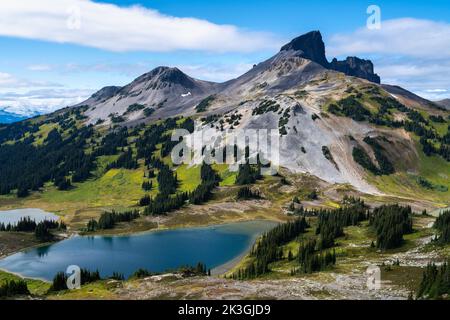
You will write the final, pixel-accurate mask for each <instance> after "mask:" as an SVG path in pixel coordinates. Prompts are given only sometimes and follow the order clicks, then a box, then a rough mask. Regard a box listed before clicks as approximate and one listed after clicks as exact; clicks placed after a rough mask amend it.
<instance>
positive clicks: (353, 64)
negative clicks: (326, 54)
mask: <svg viewBox="0 0 450 320" xmlns="http://www.w3.org/2000/svg"><path fill="white" fill-rule="evenodd" d="M329 68H330V69H332V70H336V71H339V72H343V73H345V74H346V75H348V76H353V77H358V78H362V79H366V80H369V81H371V82H375V83H378V84H379V83H381V79H380V77H379V76H378V75H377V74H375V73H374V71H373V63H372V61H370V60H364V59H360V58H358V57H347V59H345V60H344V61H338V60H337V59H336V58H334V59H333V61H331V63H330V67H329Z"/></svg>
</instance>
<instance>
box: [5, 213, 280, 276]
mask: <svg viewBox="0 0 450 320" xmlns="http://www.w3.org/2000/svg"><path fill="white" fill-rule="evenodd" d="M278 223H279V221H273V220H266V219H257V220H241V221H238V222H230V221H226V222H223V223H220V224H217V223H215V224H208V225H204V226H191V225H189V226H187V227H178V226H177V227H176V228H158V229H151V230H148V231H143V232H138V233H126V234H119V235H118V234H114V235H105V234H102V235H97V234H78V233H71V234H70V233H69V234H70V235H71V236H70V237H69V239H67V238H66V239H62V238H60V239H59V240H57V241H54V242H51V243H44V244H39V245H35V246H30V247H24V248H21V249H20V250H17V251H15V252H10V253H9V254H8V255H4V256H2V257H1V258H0V261H3V260H4V259H6V258H8V257H10V256H13V255H14V254H17V253H20V252H24V253H25V252H28V251H29V250H33V249H39V247H43V248H45V247H49V248H50V247H51V246H53V245H56V244H61V243H64V240H69V241H70V239H72V238H81V239H83V240H79V241H81V242H79V243H83V241H87V240H84V238H95V239H96V241H102V240H108V239H111V238H112V240H113V239H123V240H120V241H126V240H127V239H125V238H127V237H133V238H134V239H137V238H136V237H139V238H140V237H141V236H142V237H145V236H146V235H152V234H158V233H161V236H167V234H166V233H165V232H170V231H177V234H178V235H181V237H183V236H185V235H184V232H183V231H186V232H187V233H192V232H193V233H198V234H200V235H201V234H202V232H205V237H206V238H207V237H208V236H211V233H212V234H213V237H214V238H213V239H216V237H217V236H219V234H222V235H221V236H219V238H220V237H221V238H224V237H225V238H228V235H227V234H229V236H230V237H232V238H230V240H227V241H233V242H231V243H233V245H232V246H231V247H229V248H230V249H231V248H233V247H234V249H232V250H235V252H236V253H238V254H237V255H235V256H234V254H232V255H233V256H234V257H233V258H231V259H230V260H228V261H227V260H225V262H224V263H223V262H222V263H221V264H220V265H218V266H215V267H212V268H211V271H213V275H214V276H220V275H221V274H223V273H226V272H227V271H229V270H231V269H232V268H233V267H234V266H236V265H237V264H238V263H239V262H240V261H241V260H242V259H243V258H244V257H245V256H246V255H247V254H248V252H249V250H250V249H251V247H252V246H253V244H254V242H255V240H256V239H257V238H258V237H259V236H260V235H261V234H262V233H264V232H266V231H267V230H270V229H271V228H272V227H274V226H276V225H277V224H278ZM216 228H218V230H217V232H218V234H217V236H215V235H214V234H216V230H215V229H216ZM199 229H200V230H199ZM224 233H225V234H224ZM253 233H255V234H254V235H252V234H253ZM244 234H246V235H247V236H250V237H251V238H250V240H248V242H247V241H246V243H245V244H244V246H245V247H244V248H243V249H242V250H241V249H238V248H239V246H240V245H239V244H238V243H239V242H234V240H231V239H233V238H234V239H236V238H235V237H236V235H244ZM175 237H177V235H175ZM178 237H179V236H178ZM197 237H198V236H197ZM200 238H201V236H200ZM219 238H217V239H219ZM141 239H142V238H141ZM180 239H183V238H180ZM108 241H111V240H108ZM141 241H147V240H146V239H144V240H141ZM181 241H182V240H181ZM240 241H241V243H242V240H240ZM206 242H207V243H209V242H208V240H206ZM149 243H152V242H149ZM182 244H183V242H181V245H182ZM67 245H68V244H67V243H65V244H63V247H64V246H67ZM69 245H70V244H69ZM179 245H180V244H178V246H179ZM206 245H207V244H206ZM236 246H237V247H236ZM130 248H133V249H135V251H136V252H137V254H139V250H140V249H139V246H137V247H135V246H134V245H133V244H131V245H130ZM194 248H195V247H194ZM218 248H220V247H218ZM224 248H225V247H224ZM226 248H228V245H227V247H226ZM96 249H97V250H98V253H99V255H98V257H99V259H101V258H100V257H101V256H102V254H105V253H107V251H104V249H103V247H102V246H97V248H96ZM204 249H205V248H203V250H204ZM80 250H82V249H81V248H80ZM168 250H169V251H168V254H169V256H170V254H173V250H175V249H173V247H172V248H170V247H169V249H168ZM171 250H172V252H171ZM178 250H179V249H178ZM221 250H223V249H218V254H216V255H213V256H210V255H209V254H206V253H203V251H202V247H201V246H200V247H199V248H198V251H196V250H195V249H194V251H192V249H191V252H192V253H193V254H194V255H190V253H189V256H188V258H187V260H189V259H192V260H194V259H195V260H196V261H197V260H198V261H203V259H204V260H205V261H203V262H206V263H208V264H209V265H213V266H214V264H216V262H212V261H215V260H214V259H216V260H217V259H219V260H221V257H222V258H225V259H228V257H229V255H230V252H228V253H227V254H228V256H227V254H225V253H224V254H222V253H221V252H222V251H221ZM226 250H228V249H226ZM236 250H237V251H236ZM130 252H133V250H131V251H130ZM206 252H208V251H206ZM31 254H33V253H31ZM94 254H95V253H94ZM161 254H163V255H161ZM202 255H204V257H205V258H202ZM155 256H158V257H164V258H165V259H166V258H167V257H166V256H165V255H164V252H161V251H158V250H156V251H155ZM196 256H197V257H196ZM189 257H190V258H189ZM213 257H216V258H213ZM208 258H210V261H209V262H208V261H207V260H208ZM18 259H20V260H17V261H21V260H22V259H23V258H22V257H20V258H18ZM211 259H212V261H211ZM14 260H15V258H13V259H12V260H11V261H14ZM179 260H180V263H175V264H174V263H173V261H172V262H171V264H172V266H171V267H168V268H167V270H169V269H171V268H172V267H175V265H178V266H179V265H182V264H183V263H187V262H186V258H185V259H184V261H185V262H183V259H179ZM25 261H26V260H25ZM35 261H36V260H35ZM222 261H223V260H222ZM217 262H219V261H217ZM5 263H6V265H7V264H8V263H10V262H5ZM192 263H193V262H192V261H191V262H189V263H188V264H192ZM219 263H220V262H219ZM83 264H84V263H83V262H82V260H80V265H83ZM134 264H136V263H134ZM166 264H167V262H166ZM142 265H143V266H150V267H148V268H149V269H150V270H152V268H154V269H153V270H152V271H156V272H158V273H159V272H163V270H162V269H161V267H160V266H161V265H160V264H159V265H160V266H158V263H157V264H156V265H153V264H152V263H147V264H145V263H143V264H142ZM163 265H164V263H163ZM216 265H217V264H216ZM98 266H99V267H98V268H100V269H102V267H101V263H100V264H98ZM126 266H128V270H127V267H126ZM86 267H88V268H91V269H92V267H94V269H95V268H96V266H95V265H94V266H89V265H88V266H86ZM116 267H117V271H124V273H127V276H128V275H129V274H131V273H130V271H131V270H130V268H134V267H135V266H134V265H133V264H130V265H128V264H125V267H123V266H122V267H120V264H119V265H118V266H116ZM43 268H44V269H42V270H44V271H42V272H41V271H37V272H38V273H39V272H41V275H39V276H34V275H33V272H31V273H30V272H28V274H27V273H26V272H25V273H22V272H21V271H20V269H17V268H16V269H15V268H12V269H11V268H9V267H6V268H5V264H4V265H3V266H2V267H1V269H2V270H3V271H4V272H8V273H12V274H16V275H19V276H20V277H23V278H26V279H37V280H43V279H45V281H47V282H48V281H50V278H51V275H50V274H49V272H53V271H54V270H52V267H49V268H48V269H45V267H43ZM53 268H54V269H56V268H55V266H53ZM59 268H60V266H59V267H58V269H59ZM36 270H39V268H38V269H36ZM103 270H104V275H105V276H107V275H108V274H109V273H110V272H109V271H108V270H107V269H103ZM46 272H47V274H45V273H46Z"/></svg>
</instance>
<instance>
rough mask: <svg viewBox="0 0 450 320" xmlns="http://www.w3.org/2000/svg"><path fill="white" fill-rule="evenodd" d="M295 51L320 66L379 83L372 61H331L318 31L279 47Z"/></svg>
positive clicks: (352, 58)
mask: <svg viewBox="0 0 450 320" xmlns="http://www.w3.org/2000/svg"><path fill="white" fill-rule="evenodd" d="M290 50H293V51H296V52H297V53H298V54H299V56H301V57H302V58H305V59H308V60H311V61H314V62H315V63H318V64H320V65H321V66H322V67H324V68H327V69H331V70H335V71H339V72H343V73H345V74H346V75H348V76H354V77H358V78H362V79H366V80H369V81H371V82H375V83H380V77H379V76H378V75H377V74H375V73H374V71H373V63H372V61H370V60H363V59H359V58H357V57H348V58H347V59H346V60H343V61H338V60H337V59H336V58H335V59H333V61H332V62H331V63H329V62H328V60H327V57H326V55H325V44H324V42H323V39H322V34H321V33H320V31H311V32H308V33H306V34H304V35H302V36H300V37H297V38H295V39H294V40H292V41H291V42H289V43H288V44H286V45H285V46H283V47H282V48H281V51H290Z"/></svg>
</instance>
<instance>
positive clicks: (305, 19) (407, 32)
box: [0, 0, 450, 114]
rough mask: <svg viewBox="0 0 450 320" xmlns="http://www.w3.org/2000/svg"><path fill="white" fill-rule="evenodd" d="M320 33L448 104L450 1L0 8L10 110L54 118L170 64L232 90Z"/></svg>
mask: <svg viewBox="0 0 450 320" xmlns="http://www.w3.org/2000/svg"><path fill="white" fill-rule="evenodd" d="M373 5H375V6H377V8H378V9H379V13H380V14H379V17H380V20H373V17H375V18H377V17H378V16H374V13H375V15H376V14H377V13H378V11H373V10H372V9H371V10H369V12H368V8H369V6H373ZM370 8H373V7H370ZM368 20H369V22H371V23H370V24H368ZM373 22H380V23H379V25H374V24H373ZM374 26H375V27H376V28H374ZM311 30H320V31H321V33H322V35H323V38H324V41H325V44H326V48H327V57H328V59H329V60H331V59H332V58H333V57H338V58H345V57H346V56H354V55H356V56H359V57H361V58H366V59H371V60H372V61H373V62H374V64H375V71H376V72H377V73H378V74H379V75H380V76H381V78H382V82H383V83H389V84H395V85H401V86H402V87H404V88H406V89H408V90H411V91H413V92H414V93H417V94H419V95H421V96H423V97H425V98H428V99H431V100H439V99H444V98H449V97H450V77H449V76H448V75H449V74H450V1H448V0H428V1H422V0H420V1H418V0H410V1H400V0H373V1H365V0H342V1H329V0H315V1H312V0H311V1H304V0H277V1H272V0H264V1H263V0H245V1H243V0H240V1H237V0H214V1H211V0H190V1H184V0H183V1H182V0H102V1H100V0H97V1H93V0H40V1H35V0H14V1H12V0H1V1H0V48H1V50H0V109H5V110H7V111H11V112H15V113H19V114H31V113H33V112H49V111H53V110H55V109H58V108H61V107H65V106H67V105H72V104H75V103H78V102H81V101H83V100H84V99H86V98H87V97H89V96H90V95H91V94H92V93H94V92H95V91H97V90H98V89H100V88H102V87H104V86H108V85H125V84H127V83H129V82H130V81H132V80H133V79H134V78H136V77H137V76H139V75H141V74H143V73H145V72H148V71H150V70H151V69H153V68H154V67H157V66H160V65H166V66H175V67H178V68H180V69H181V70H182V71H184V72H185V73H187V74H188V75H191V76H193V77H196V78H200V79H203V80H210V81H219V82H221V81H226V80H229V79H232V78H234V77H237V76H239V75H241V74H242V73H244V72H245V71H247V70H249V69H250V68H251V66H252V65H253V64H255V63H258V62H261V61H263V60H265V59H267V58H269V57H271V56H272V55H274V54H275V53H276V52H277V51H278V50H279V48H280V47H281V46H282V45H283V44H285V43H287V42H289V41H290V40H291V39H293V38H294V37H296V36H299V35H301V34H303V33H306V32H308V31H311Z"/></svg>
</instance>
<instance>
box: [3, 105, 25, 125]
mask: <svg viewBox="0 0 450 320" xmlns="http://www.w3.org/2000/svg"><path fill="white" fill-rule="evenodd" d="M27 118H29V117H27V116H24V115H20V114H17V113H13V112H8V111H6V110H2V109H1V108H0V124H2V123H3V124H4V123H13V122H17V121H21V120H24V119H27Z"/></svg>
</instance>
